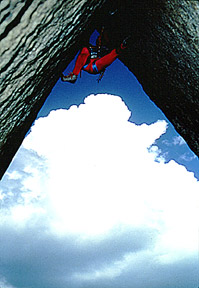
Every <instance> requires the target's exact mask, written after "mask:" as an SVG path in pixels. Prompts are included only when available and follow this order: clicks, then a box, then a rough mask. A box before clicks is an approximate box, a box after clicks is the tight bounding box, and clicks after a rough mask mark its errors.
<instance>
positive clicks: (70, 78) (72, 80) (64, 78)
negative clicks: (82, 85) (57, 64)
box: [61, 73, 77, 84]
mask: <svg viewBox="0 0 199 288" xmlns="http://www.w3.org/2000/svg"><path fill="white" fill-rule="evenodd" d="M61 80H62V81H63V82H70V83H73V84H74V83H75V82H76V80H77V75H75V74H73V73H70V74H69V75H66V76H65V75H64V74H62V75H61Z"/></svg>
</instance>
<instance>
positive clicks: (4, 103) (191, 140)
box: [0, 0, 199, 177]
mask: <svg viewBox="0 0 199 288" xmlns="http://www.w3.org/2000/svg"><path fill="white" fill-rule="evenodd" d="M0 9H1V11H0V15H1V17H0V21H1V31H0V33H1V34H0V41H1V43H0V55H1V61H0V71H1V72H0V73H1V83H0V95H1V96H0V97H1V98H0V115H1V122H0V123H1V124H0V125H1V126H0V136H1V142H0V163H1V167H0V177H2V175H3V174H4V172H5V171H6V169H7V167H8V165H9V164H10V162H11V160H12V158H13V156H14V155H15V153H16V151H17V149H18V148H19V146H20V144H21V142H22V141H23V139H24V137H25V134H26V133H27V131H28V130H29V128H30V126H31V124H32V122H33V121H34V120H35V118H36V116H37V113H38V112H39V110H40V108H41V107H42V105H43V103H44V101H45V99H46V98H47V96H48V95H49V93H50V91H51V90H52V88H53V87H54V85H55V83H56V82H57V80H58V79H59V77H60V73H61V72H62V71H63V70H64V69H65V68H66V66H67V64H68V63H69V62H70V61H71V60H72V59H73V57H74V55H75V54H76V53H77V51H78V50H79V48H80V44H82V43H83V39H84V40H85V41H87V39H88V38H89V36H90V33H91V31H92V30H93V29H94V28H97V29H99V28H100V26H101V25H105V26H106V27H107V30H108V33H109V34H110V38H111V39H112V42H111V45H112V46H115V45H117V44H118V43H119V42H120V41H121V39H123V38H124V37H125V36H127V35H131V40H130V45H129V48H128V50H127V53H125V55H124V56H123V58H122V59H121V60H122V61H123V62H124V64H125V65H126V66H127V67H128V68H129V70H131V71H132V72H133V73H134V74H135V76H136V77H137V78H138V80H139V81H140V83H141V84H142V86H143V89H144V90H145V92H146V93H147V94H148V96H149V97H150V98H151V99H152V100H153V101H154V102H155V103H156V105H157V106H158V107H159V108H160V109H161V110H162V111H163V112H164V114H165V115H166V117H167V118H168V119H169V120H170V121H171V122H172V123H173V125H174V127H175V128H176V130H177V131H178V132H179V134H180V135H181V136H182V137H183V138H184V139H185V140H186V142H187V143H188V145H189V146H190V148H191V149H192V150H193V152H195V154H196V155H198V156H199V137H198V134H199V133H198V127H199V117H198V115H199V57H198V55H199V2H198V1H194V0H173V1H169V0H162V1H159V0H142V1H138V0H135V1H132V0H123V1H121V0H118V1H110V0H98V1H95V0H93V1H92V0H71V1H64V0H63V1H61V0H60V1H56V0H45V1H44V0H41V1H33V0H26V1H22V0H21V1H16V0H11V1H6V0H3V1H1V5H0ZM110 48H111V47H110Z"/></svg>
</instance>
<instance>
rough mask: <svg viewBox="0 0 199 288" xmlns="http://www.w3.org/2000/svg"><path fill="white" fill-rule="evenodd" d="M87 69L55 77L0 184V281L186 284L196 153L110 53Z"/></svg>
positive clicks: (197, 202)
mask: <svg viewBox="0 0 199 288" xmlns="http://www.w3.org/2000/svg"><path fill="white" fill-rule="evenodd" d="M73 65H74V61H73V62H72V63H71V64H70V65H69V67H67V69H66V71H65V73H67V72H70V71H72V69H73ZM96 79H97V76H92V75H88V74H86V73H82V78H81V79H80V78H79V79H78V80H77V82H76V83H75V84H74V85H71V84H68V83H63V82H61V81H60V80H59V81H58V83H57V85H56V86H55V87H54V89H53V91H52V93H51V95H50V96H49V97H48V99H47V101H46V103H45V105H44V106H43V108H42V110H41V111H40V113H39V115H38V119H37V120H36V121H35V123H34V124H33V126H32V128H31V130H30V133H29V134H28V135H27V137H26V138H25V140H24V142H23V144H22V145H21V147H20V149H19V151H18V153H17V154H16V156H15V158H14V160H13V162H12V164H11V165H10V167H9V169H8V171H7V173H6V174H5V175H4V177H3V179H2V181H1V183H0V205H1V210H0V243H1V245H0V255H1V256H0V257H1V265H0V287H3V288H22V287H26V288H33V287H34V288H55V287H56V288H65V287H67V288H84V287H87V288H89V287H92V288H98V287H100V288H101V287H103V288H112V287H114V288H121V287H125V288H126V287H127V288H128V287H129V288H131V287H136V288H160V287H164V288H171V287H175V288H193V287H197V286H198V268H199V263H198V208H199V207H198V206H199V195H198V191H199V181H198V179H197V177H198V172H197V170H198V167H199V166H198V160H197V158H195V156H194V154H193V153H192V152H191V151H190V149H189V148H188V147H187V145H186V144H185V143H184V141H183V140H182V138H181V137H180V136H179V135H178V134H176V132H175V131H174V129H173V128H172V126H171V124H169V122H168V120H167V119H166V118H165V117H164V115H163V114H162V113H161V111H160V110H159V109H157V107H156V106H155V105H154V104H153V103H152V102H151V101H150V100H149V98H148V96H147V95H146V94H145V93H144V92H143V90H142V87H141V86H140V84H139V83H138V82H137V80H136V79H135V77H134V76H133V75H132V74H131V73H129V71H128V70H127V68H126V67H125V66H124V65H123V64H122V63H120V61H119V60H117V61H115V62H114V63H113V64H112V65H111V67H109V68H108V69H107V71H106V73H105V76H104V78H103V79H102V81H101V82H100V83H99V84H98V83H97V82H96ZM181 164H183V165H181ZM188 170H189V171H192V172H189V171H188ZM193 172H194V173H195V176H194V173H193Z"/></svg>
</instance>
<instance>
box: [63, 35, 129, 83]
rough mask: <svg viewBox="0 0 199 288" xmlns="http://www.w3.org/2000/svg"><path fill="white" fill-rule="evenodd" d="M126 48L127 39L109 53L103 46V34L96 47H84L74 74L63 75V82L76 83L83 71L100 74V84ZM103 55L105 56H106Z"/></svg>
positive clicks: (99, 37)
mask: <svg viewBox="0 0 199 288" xmlns="http://www.w3.org/2000/svg"><path fill="white" fill-rule="evenodd" d="M103 38H105V37H103ZM106 42H108V39H106ZM126 47H127V38H126V39H125V40H124V41H123V42H122V44H121V45H120V47H119V48H116V49H113V50H112V51H111V52H110V53H107V51H108V49H107V48H106V47H105V46H102V33H101V34H100V35H99V36H98V38H97V40H96V46H92V45H90V46H89V47H88V48H87V47H84V48H83V49H82V50H81V52H80V54H79V55H78V57H77V60H76V63H75V68H74V70H73V72H71V73H70V74H69V75H67V76H65V75H63V74H62V76H61V80H62V81H63V82H69V83H75V82H76V80H77V77H78V75H79V73H80V72H81V71H82V70H83V71H86V72H88V73H90V74H100V77H99V79H98V82H99V81H100V80H101V78H102V77H103V74H104V72H105V69H106V67H108V66H109V65H111V64H112V63H113V62H114V61H115V60H116V59H117V58H118V56H119V55H120V54H121V53H122V51H123V50H124V49H125V48H126ZM103 53H104V54H105V55H104V56H103Z"/></svg>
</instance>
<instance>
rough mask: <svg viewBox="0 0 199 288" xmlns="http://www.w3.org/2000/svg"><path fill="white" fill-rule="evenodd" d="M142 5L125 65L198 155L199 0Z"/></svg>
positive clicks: (133, 28)
mask: <svg viewBox="0 0 199 288" xmlns="http://www.w3.org/2000/svg"><path fill="white" fill-rule="evenodd" d="M140 2H141V3H139V4H137V5H132V8H131V11H132V15H133V11H134V12H135V11H136V14H134V17H132V21H131V22H129V23H130V25H129V26H130V27H129V29H130V33H131V35H132V39H133V41H132V44H131V50H130V51H129V54H128V55H127V57H125V58H124V59H123V62H124V63H125V64H126V65H127V66H128V67H129V69H130V70H131V71H132V72H133V73H134V74H135V75H136V77H137V78H138V80H139V81H140V83H141V84H142V86H143V89H144V90H145V92H146V93H147V94H148V95H149V97H150V98H151V99H152V100H153V101H154V102H155V104H156V105H157V106H158V107H159V108H160V109H161V110H162V111H163V113H164V114H165V115H166V117H167V118H168V119H169V120H170V121H171V123H173V125H174V127H175V129H176V130H177V131H178V133H179V134H180V135H181V136H182V137H183V138H184V139H185V140H186V142H187V144H188V145H189V146H190V148H191V149H192V151H193V152H195V154H196V155H198V156H199V128H198V127H199V1H194V0H193V1H192V0H172V1H160V0H156V1H155V0H154V1H140ZM135 6H136V9H135Z"/></svg>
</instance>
